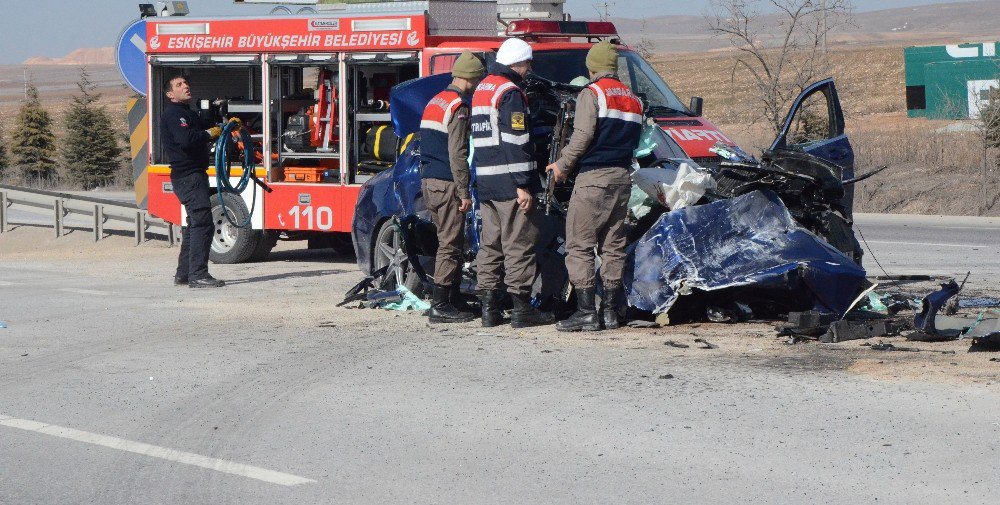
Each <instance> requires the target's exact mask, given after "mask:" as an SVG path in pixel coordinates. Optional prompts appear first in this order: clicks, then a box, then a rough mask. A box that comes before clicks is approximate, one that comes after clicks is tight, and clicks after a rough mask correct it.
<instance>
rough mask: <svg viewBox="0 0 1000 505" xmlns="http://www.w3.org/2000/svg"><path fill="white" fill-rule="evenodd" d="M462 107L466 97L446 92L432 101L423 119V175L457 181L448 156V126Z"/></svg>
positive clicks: (453, 91)
mask: <svg viewBox="0 0 1000 505" xmlns="http://www.w3.org/2000/svg"><path fill="white" fill-rule="evenodd" d="M460 107H462V95H460V94H458V92H457V91H455V90H453V89H446V90H444V91H442V92H440V93H438V94H437V95H435V96H434V98H432V99H431V101H430V102H428V103H427V107H425V108H424V116H423V118H422V119H421V120H420V176H421V177H422V178H424V179H441V180H445V181H453V180H455V179H454V177H452V175H451V161H450V157H449V156H448V123H450V122H451V118H452V117H453V116H454V115H455V112H456V111H458V109H459V108H460Z"/></svg>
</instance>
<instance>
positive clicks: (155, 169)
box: [149, 165, 267, 178]
mask: <svg viewBox="0 0 1000 505" xmlns="http://www.w3.org/2000/svg"><path fill="white" fill-rule="evenodd" d="M255 172H257V177H260V178H263V177H264V176H265V175H267V171H265V170H264V169H263V168H257V169H256V170H255ZM149 173H150V174H159V175H170V166H169V165H150V166H149ZM207 174H208V175H209V176H211V177H215V167H208V172H207ZM229 175H231V176H233V177H239V176H241V175H243V167H233V168H232V170H230V171H229Z"/></svg>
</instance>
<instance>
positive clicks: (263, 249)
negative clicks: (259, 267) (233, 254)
mask: <svg viewBox="0 0 1000 505" xmlns="http://www.w3.org/2000/svg"><path fill="white" fill-rule="evenodd" d="M279 235H281V233H280V232H277V231H268V230H265V231H263V232H261V236H260V240H259V241H258V242H257V247H256V248H255V249H254V250H253V254H251V255H250V261H264V260H266V259H267V255H269V254H271V249H274V246H276V245H278V236H279Z"/></svg>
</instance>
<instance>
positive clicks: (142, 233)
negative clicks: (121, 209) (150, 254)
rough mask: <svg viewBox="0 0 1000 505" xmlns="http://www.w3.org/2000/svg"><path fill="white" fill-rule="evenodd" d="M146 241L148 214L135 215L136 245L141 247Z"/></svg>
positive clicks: (139, 213) (138, 213)
mask: <svg viewBox="0 0 1000 505" xmlns="http://www.w3.org/2000/svg"><path fill="white" fill-rule="evenodd" d="M145 240H146V214H144V213H142V212H136V213H135V245H141V244H142V243H143V242H144V241H145Z"/></svg>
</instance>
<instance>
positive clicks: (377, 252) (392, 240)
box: [372, 219, 423, 297]
mask: <svg viewBox="0 0 1000 505" xmlns="http://www.w3.org/2000/svg"><path fill="white" fill-rule="evenodd" d="M386 265H388V266H389V269H388V271H387V272H386V275H385V277H384V278H383V279H382V280H381V286H380V287H381V288H382V289H383V290H387V291H388V290H393V289H396V286H406V289H409V290H410V291H411V292H412V293H413V294H415V295H417V296H418V297H420V296H422V293H423V283H421V282H420V277H419V276H418V275H417V274H416V272H414V271H413V269H412V268H410V262H409V258H408V257H407V256H406V251H404V250H403V236H402V234H401V233H400V231H399V228H398V227H397V226H396V224H395V223H394V222H393V220H391V219H389V220H386V221H385V222H384V223H382V226H381V227H379V230H378V233H377V234H375V247H373V248H372V266H373V268H372V271H373V272H374V271H377V270H380V269H382V268H384V267H385V266H386Z"/></svg>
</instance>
